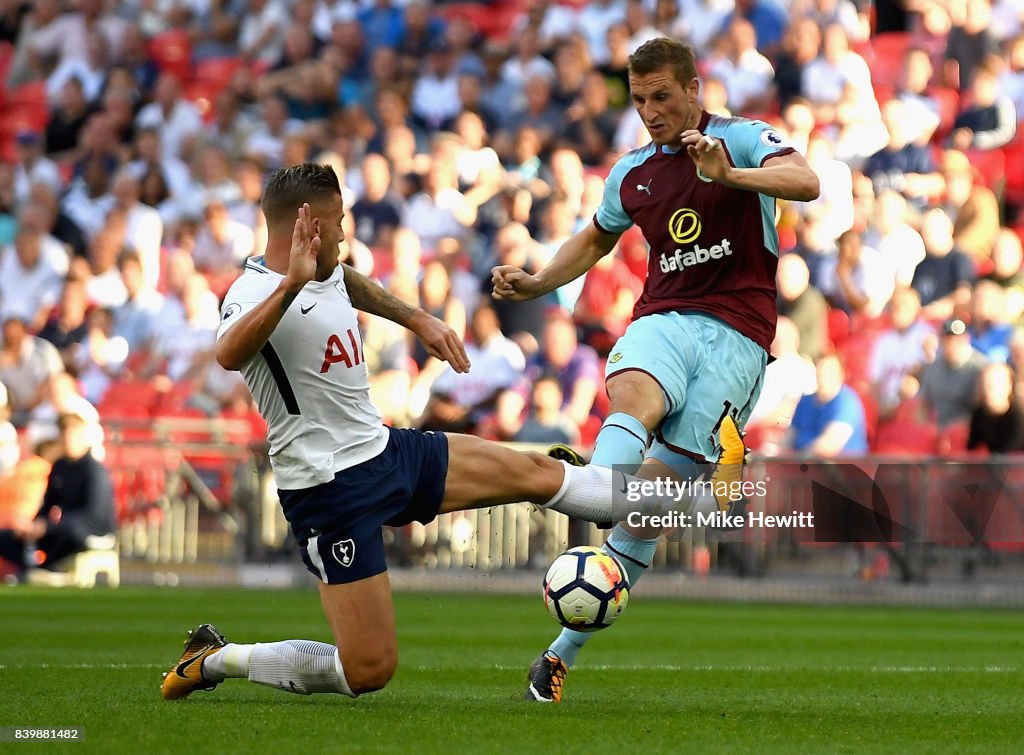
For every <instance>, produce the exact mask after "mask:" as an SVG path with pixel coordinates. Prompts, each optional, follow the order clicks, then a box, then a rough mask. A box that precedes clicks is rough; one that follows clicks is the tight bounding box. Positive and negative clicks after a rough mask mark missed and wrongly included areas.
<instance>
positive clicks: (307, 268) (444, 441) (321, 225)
mask: <svg viewBox="0 0 1024 755" xmlns="http://www.w3.org/2000/svg"><path fill="white" fill-rule="evenodd" d="M261 204H262V208H263V212H264V215H265V216H266V218H267V229H268V240H267V249H266V253H265V254H264V256H263V257H258V258H254V259H250V260H248V261H247V262H246V265H245V272H244V274H243V275H242V276H241V277H240V278H239V279H238V280H237V281H235V283H234V284H233V285H232V286H231V288H230V289H229V291H228V293H227V295H226V296H225V299H224V303H223V306H222V316H221V324H220V328H219V330H218V333H217V339H218V340H217V360H218V361H219V362H220V364H221V365H222V366H223V367H225V368H226V369H229V370H241V372H242V374H243V376H244V378H245V381H246V384H247V385H248V386H249V389H250V390H251V391H252V394H253V396H254V397H255V399H256V402H257V404H258V405H259V408H260V413H261V414H262V415H263V417H264V418H265V419H266V420H267V424H268V439H269V441H270V461H271V466H272V468H273V472H274V477H275V480H276V482H277V487H278V493H279V496H280V499H281V504H282V507H283V509H284V514H285V517H286V518H287V520H288V522H289V524H290V525H291V528H292V531H293V533H294V534H295V538H296V541H297V542H298V544H299V549H300V553H301V556H302V560H303V561H304V562H305V564H306V567H307V569H309V571H310V572H312V573H313V574H314V575H315V576H316V577H317V579H318V580H319V586H320V598H321V603H322V605H323V610H324V613H325V615H326V617H327V621H328V624H329V625H330V627H331V631H332V632H333V634H334V639H335V644H334V645H330V644H326V643H321V642H312V641H308V640H285V641H282V642H272V643H266V644H262V643H261V644H255V645H237V644H228V643H226V642H225V640H224V639H223V638H222V637H221V636H220V635H219V634H218V633H217V632H216V630H214V629H213V627H211V626H210V625H206V624H204V625H203V626H201V627H200V628H199V629H198V630H196V631H195V632H193V633H190V636H189V640H188V641H187V642H186V646H185V652H184V654H183V655H182V656H181V658H180V659H179V660H178V662H177V663H176V664H175V665H174V666H173V667H172V668H171V670H170V671H169V672H168V673H167V674H166V675H165V677H164V683H163V688H162V694H163V697H164V698H165V699H179V698H182V697H185V696H187V695H189V694H190V693H191V692H193V691H195V690H197V689H210V688H212V687H214V686H216V685H217V684H219V683H220V682H221V681H223V680H224V679H226V678H230V677H240V678H248V679H249V680H250V681H253V682H257V683H260V684H266V685H269V686H273V687H277V688H279V689H282V690H285V691H287V692H295V693H299V694H310V693H313V692H337V693H342V694H346V695H350V696H355V695H358V694H360V693H363V692H371V691H374V690H377V689H380V688H381V687H383V686H384V685H385V684H386V683H387V682H388V680H389V679H390V678H391V676H392V674H393V673H394V671H395V666H396V664H397V659H398V652H397V648H396V644H395V625H394V614H393V610H392V603H391V588H390V583H389V581H388V575H387V565H386V564H385V560H384V542H383V537H382V532H381V528H382V527H383V526H385V525H388V526H396V527H401V526H404V525H406V524H409V523H410V522H413V521H419V522H423V523H427V522H429V521H431V520H432V519H433V518H434V517H435V516H437V514H439V513H444V512H449V511H459V510H462V509H468V508H475V507H481V506H493V505H498V504H504V503H512V502H516V501H533V502H534V503H538V504H541V505H544V506H547V507H550V508H551V509H552V510H555V511H559V512H562V513H565V514H568V515H570V516H574V517H578V518H581V519H589V520H591V521H600V520H602V519H624V518H625V517H626V516H628V514H629V512H630V511H631V510H643V511H647V512H649V513H656V512H658V511H660V510H662V509H661V504H659V503H658V502H657V501H645V502H639V503H630V502H628V501H626V500H624V499H623V497H622V496H618V497H613V496H614V495H615V494H614V491H615V490H618V489H620V488H621V487H622V486H623V485H624V484H626V482H627V480H625V479H623V476H622V475H621V473H613V472H612V471H611V470H610V469H606V468H600V467H593V466H591V467H586V468H583V469H579V468H575V467H571V466H568V465H566V464H562V463H560V462H558V461H556V460H554V459H551V458H548V457H547V456H544V455H541V454H523V453H519V452H516V451H513V450H511V449H509V448H506V447H504V446H500V445H498V444H496V443H490V442H487V441H485V440H482V439H481V438H475V437H471V436H467V435H454V434H453V435H445V434H442V433H424V432H420V431H418V430H399V429H393V428H389V427H386V426H384V425H383V424H382V422H381V415H380V412H379V411H378V410H377V408H376V407H375V406H374V405H373V404H372V403H371V402H370V399H369V380H368V375H367V369H366V364H365V361H364V358H363V346H362V342H361V339H360V336H359V326H358V323H357V320H356V309H362V310H364V311H367V312H370V313H372V314H377V315H382V316H384V317H388V318H390V319H392V320H394V321H396V322H399V323H401V324H402V325H405V326H406V327H408V328H409V329H410V330H411V331H413V332H414V333H415V334H416V335H417V336H418V337H419V339H420V341H421V342H422V343H423V345H424V346H425V347H426V349H427V351H428V352H429V353H430V354H431V355H433V356H435V357H438V358H440V359H443V360H445V361H447V362H448V363H449V364H450V365H451V366H452V367H453V368H454V369H455V370H457V371H459V372H465V371H467V370H468V369H469V366H470V365H469V363H468V362H467V360H466V354H465V351H464V350H463V348H462V344H461V342H460V341H459V339H458V337H457V336H456V335H455V333H454V332H453V331H452V330H451V328H449V327H448V326H447V325H445V324H444V323H443V322H441V321H440V320H438V319H436V318H434V317H432V316H430V315H428V314H426V313H425V312H423V311H422V310H419V309H413V308H412V307H409V306H408V305H406V304H404V303H402V302H401V301H399V300H398V299H396V298H394V297H393V296H391V295H390V294H389V293H387V292H386V291H385V290H384V289H382V288H381V287H380V286H377V285H376V284H374V283H372V282H371V281H369V280H367V279H366V278H365V277H364V276H362V275H360V274H359V273H357V272H356V271H354V270H352V269H351V268H350V267H348V266H347V265H339V264H338V245H339V243H341V241H343V240H344V235H343V233H342V230H341V222H342V217H343V214H344V213H343V210H342V200H341V187H340V186H339V183H338V178H337V176H336V175H335V173H334V170H333V169H332V168H330V167H329V166H321V165H309V164H306V165H298V166H294V167H290V168H284V169H282V170H279V171H277V172H275V173H274V174H273V175H272V176H271V177H270V180H269V182H268V185H267V188H266V190H265V191H264V195H263V200H262V203H261ZM296 208H298V209H296ZM296 214H298V217H297V218H296ZM704 503H705V504H706V503H707V501H706V499H705V501H704ZM711 504H712V505H716V504H715V502H714V500H713V499H712V501H711ZM697 505H700V502H699V501H698V503H697Z"/></svg>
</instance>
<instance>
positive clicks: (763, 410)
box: [746, 315, 817, 454]
mask: <svg viewBox="0 0 1024 755" xmlns="http://www.w3.org/2000/svg"><path fill="white" fill-rule="evenodd" d="M771 355H772V357H774V359H773V360H771V361H770V362H769V363H768V366H767V367H766V368H765V371H764V382H763V383H762V385H761V395H760V396H758V399H757V403H756V404H754V408H753V410H752V411H751V413H750V418H749V419H748V420H747V428H746V429H747V433H748V434H750V435H752V436H753V435H757V436H758V437H759V438H760V439H761V443H760V444H759V447H758V448H757V449H756V450H758V451H760V452H762V453H765V454H774V453H777V452H778V451H779V445H780V442H781V440H782V438H783V436H784V434H785V432H786V431H787V430H788V429H789V426H790V423H791V422H792V421H793V412H794V411H796V406H797V404H798V403H799V401H800V399H801V398H803V397H804V396H808V395H810V394H812V393H814V392H815V390H816V389H817V378H816V377H815V370H814V363H813V362H812V361H811V360H810V359H808V358H807V357H805V356H803V355H802V354H801V353H800V331H798V330H797V328H796V325H795V324H794V323H793V321H792V320H790V319H789V318H788V317H786V316H784V315H780V316H779V319H778V323H777V324H776V326H775V339H774V340H773V341H772V351H771Z"/></svg>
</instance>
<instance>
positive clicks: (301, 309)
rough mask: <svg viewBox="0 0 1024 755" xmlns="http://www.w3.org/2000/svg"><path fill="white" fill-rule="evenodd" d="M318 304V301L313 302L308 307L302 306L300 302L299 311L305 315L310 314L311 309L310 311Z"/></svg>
mask: <svg viewBox="0 0 1024 755" xmlns="http://www.w3.org/2000/svg"><path fill="white" fill-rule="evenodd" d="M316 305H317V302H313V303H312V304H310V305H309V306H308V307H303V306H302V305H301V304H300V305H299V311H300V312H302V314H304V315H306V314H309V311H310V310H311V309H313V307H315V306H316Z"/></svg>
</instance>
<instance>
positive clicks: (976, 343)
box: [967, 280, 1013, 362]
mask: <svg viewBox="0 0 1024 755" xmlns="http://www.w3.org/2000/svg"><path fill="white" fill-rule="evenodd" d="M969 322H970V324H969V326H968V328H967V331H968V333H970V335H971V346H972V347H974V350H975V351H978V352H980V353H981V354H982V355H984V357H985V359H987V360H988V361H990V362H1007V361H1009V359H1010V339H1011V338H1012V337H1013V327H1012V326H1011V325H1010V324H1009V323H1008V322H1007V319H1006V295H1005V294H1004V292H1003V289H1002V288H1001V287H1000V286H999V284H998V283H995V282H993V281H989V280H980V281H978V282H977V283H975V284H974V291H973V293H972V294H971V319H970V321H969Z"/></svg>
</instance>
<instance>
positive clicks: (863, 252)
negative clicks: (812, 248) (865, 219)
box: [821, 230, 896, 318]
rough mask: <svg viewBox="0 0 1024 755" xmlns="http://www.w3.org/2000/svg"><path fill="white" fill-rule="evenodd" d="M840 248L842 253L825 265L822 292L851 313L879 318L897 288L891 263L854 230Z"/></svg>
mask: <svg viewBox="0 0 1024 755" xmlns="http://www.w3.org/2000/svg"><path fill="white" fill-rule="evenodd" d="M838 247H839V251H838V254H837V255H836V256H835V257H834V258H829V259H828V260H826V261H825V262H824V263H823V264H822V271H821V292H822V293H823V294H825V296H827V297H828V300H829V302H830V303H831V304H832V306H834V307H838V308H839V309H842V310H843V311H844V312H846V313H847V314H851V315H852V314H863V315H865V316H867V317H869V318H871V317H877V316H878V315H880V314H881V313H882V310H883V309H884V308H885V305H886V303H887V302H888V301H889V297H891V296H892V292H893V289H894V288H895V287H896V276H895V271H894V270H893V267H892V265H891V263H890V262H889V261H887V260H886V259H885V258H884V257H882V255H881V254H879V253H878V250H877V249H872V248H871V247H869V246H865V245H864V242H863V240H862V238H861V235H860V234H859V233H857V232H856V231H853V230H850V231H846V232H845V233H843V235H841V236H840V237H839V240H838Z"/></svg>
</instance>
